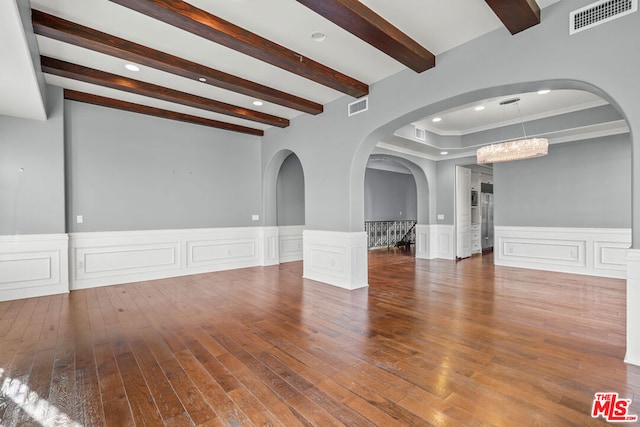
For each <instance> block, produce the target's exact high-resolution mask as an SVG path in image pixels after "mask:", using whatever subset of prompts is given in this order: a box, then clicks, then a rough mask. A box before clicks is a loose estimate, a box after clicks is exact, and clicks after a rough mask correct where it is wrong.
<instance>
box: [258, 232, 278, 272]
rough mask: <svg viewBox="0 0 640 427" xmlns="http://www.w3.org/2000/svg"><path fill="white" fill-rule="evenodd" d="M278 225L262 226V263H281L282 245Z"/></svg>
mask: <svg viewBox="0 0 640 427" xmlns="http://www.w3.org/2000/svg"><path fill="white" fill-rule="evenodd" d="M279 233H280V230H279V229H278V227H261V228H260V240H261V241H262V253H261V254H260V265H265V266H266V265H276V264H280V245H279V237H278V235H279Z"/></svg>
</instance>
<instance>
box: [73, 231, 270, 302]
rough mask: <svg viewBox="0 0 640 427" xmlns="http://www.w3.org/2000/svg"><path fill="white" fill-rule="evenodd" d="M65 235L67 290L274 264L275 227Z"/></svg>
mask: <svg viewBox="0 0 640 427" xmlns="http://www.w3.org/2000/svg"><path fill="white" fill-rule="evenodd" d="M69 237H70V239H69V249H70V250H69V252H70V269H69V270H70V272H71V278H70V279H71V283H70V288H71V289H72V290H73V289H84V288H92V287H96V286H104V285H114V284H119V283H128V282H136V281H142V280H154V279H162V278H167V277H176V276H184V275H189V274H198V273H207V272H212V271H221V270H231V269H235V268H245V267H255V266H259V265H272V264H277V263H278V244H277V242H278V228H277V227H238V228H208V229H186V230H150V231H115V232H96V233H72V234H70V235H69Z"/></svg>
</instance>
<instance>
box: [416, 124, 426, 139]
mask: <svg viewBox="0 0 640 427" xmlns="http://www.w3.org/2000/svg"><path fill="white" fill-rule="evenodd" d="M416 139H417V140H419V141H426V140H427V132H426V131H425V130H424V129H420V128H418V127H417V128H416Z"/></svg>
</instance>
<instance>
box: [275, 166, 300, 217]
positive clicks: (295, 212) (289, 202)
mask: <svg viewBox="0 0 640 427" xmlns="http://www.w3.org/2000/svg"><path fill="white" fill-rule="evenodd" d="M276 197H277V198H278V201H277V209H278V225H304V172H303V170H302V165H301V164H300V160H299V159H298V157H297V156H296V155H295V154H290V155H289V157H287V158H286V159H285V160H284V162H283V163H282V166H281V167H280V173H279V174H278V188H277V190H276Z"/></svg>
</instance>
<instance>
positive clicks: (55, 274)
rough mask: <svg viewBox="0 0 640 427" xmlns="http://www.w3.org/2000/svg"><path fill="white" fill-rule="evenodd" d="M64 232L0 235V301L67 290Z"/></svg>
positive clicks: (67, 274) (66, 240) (66, 253)
mask: <svg viewBox="0 0 640 427" xmlns="http://www.w3.org/2000/svg"><path fill="white" fill-rule="evenodd" d="M67 245H68V238H67V235H66V234H34V235H16V236H0V301H8V300H13V299H19V298H30V297H38V296H43V295H54V294H62V293H67V292H69V273H68V251H67Z"/></svg>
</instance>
